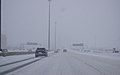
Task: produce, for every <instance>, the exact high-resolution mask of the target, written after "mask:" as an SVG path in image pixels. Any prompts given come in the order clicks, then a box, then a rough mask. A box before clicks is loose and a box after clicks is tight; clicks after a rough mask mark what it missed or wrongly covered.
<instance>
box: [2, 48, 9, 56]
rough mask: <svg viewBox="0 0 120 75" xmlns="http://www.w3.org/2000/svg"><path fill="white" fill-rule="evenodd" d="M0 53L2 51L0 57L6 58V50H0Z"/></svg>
mask: <svg viewBox="0 0 120 75" xmlns="http://www.w3.org/2000/svg"><path fill="white" fill-rule="evenodd" d="M0 51H2V56H3V57H5V56H6V53H7V52H8V50H7V49H1V50H0Z"/></svg>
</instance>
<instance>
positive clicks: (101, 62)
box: [8, 52, 120, 75]
mask: <svg viewBox="0 0 120 75" xmlns="http://www.w3.org/2000/svg"><path fill="white" fill-rule="evenodd" d="M8 75H120V60H117V59H111V58H105V57H99V56H92V55H86V54H76V53H74V52H59V53H56V54H54V55H52V56H49V57H46V58H43V59H41V60H39V61H37V62H34V63H32V64H30V65H28V66H25V67H23V68H20V69H18V70H16V71H14V72H11V73H9V74H8Z"/></svg>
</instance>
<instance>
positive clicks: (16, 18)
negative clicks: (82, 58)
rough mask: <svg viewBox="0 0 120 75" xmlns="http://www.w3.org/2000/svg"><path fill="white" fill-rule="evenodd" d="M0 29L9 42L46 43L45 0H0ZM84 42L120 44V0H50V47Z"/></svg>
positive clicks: (46, 0)
mask: <svg viewBox="0 0 120 75" xmlns="http://www.w3.org/2000/svg"><path fill="white" fill-rule="evenodd" d="M1 11H2V20H1V21H2V33H4V34H6V36H7V41H8V46H9V45H10V46H16V45H19V44H20V43H26V42H28V41H31V42H40V43H41V44H43V46H45V47H47V35H48V33H47V31H48V0H2V10H1ZM55 21H56V25H57V47H69V46H70V45H72V44H73V43H81V42H84V43H85V44H87V45H88V46H89V47H94V46H95V44H96V46H97V47H110V48H111V47H120V33H119V32H120V0H52V2H51V47H52V48H54V37H55V36H54V31H55Z"/></svg>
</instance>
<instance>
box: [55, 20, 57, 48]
mask: <svg viewBox="0 0 120 75" xmlns="http://www.w3.org/2000/svg"><path fill="white" fill-rule="evenodd" d="M56 24H57V22H55V50H56Z"/></svg>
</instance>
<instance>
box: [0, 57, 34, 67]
mask: <svg viewBox="0 0 120 75" xmlns="http://www.w3.org/2000/svg"><path fill="white" fill-rule="evenodd" d="M33 58H35V57H30V58H27V59H23V60H18V61H15V62H10V63H6V64H3V65H0V67H3V66H7V65H11V64H15V63H19V62H22V61H26V60H30V59H33Z"/></svg>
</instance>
